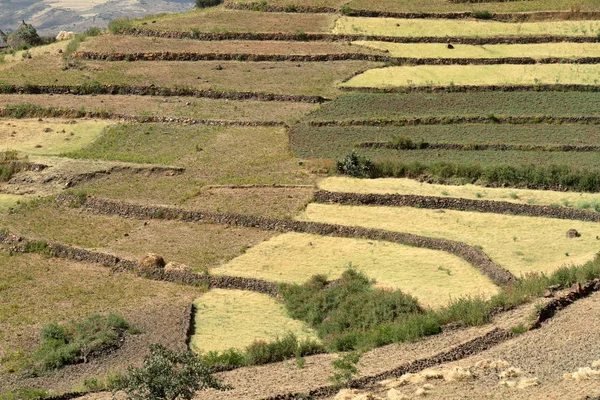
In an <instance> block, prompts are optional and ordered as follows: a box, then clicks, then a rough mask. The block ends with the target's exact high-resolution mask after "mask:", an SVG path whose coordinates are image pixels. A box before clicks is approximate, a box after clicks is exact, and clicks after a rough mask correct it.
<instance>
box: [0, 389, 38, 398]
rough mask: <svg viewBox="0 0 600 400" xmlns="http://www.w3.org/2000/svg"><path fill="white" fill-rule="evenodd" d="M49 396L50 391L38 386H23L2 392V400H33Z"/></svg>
mask: <svg viewBox="0 0 600 400" xmlns="http://www.w3.org/2000/svg"><path fill="white" fill-rule="evenodd" d="M46 396H48V392H46V391H45V390H44V389H38V388H22V389H17V390H11V391H8V392H4V393H0V400H31V399H39V398H41V397H46Z"/></svg>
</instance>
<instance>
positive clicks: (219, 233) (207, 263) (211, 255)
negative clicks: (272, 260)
mask: <svg viewBox="0 0 600 400" xmlns="http://www.w3.org/2000/svg"><path fill="white" fill-rule="evenodd" d="M273 235H274V233H273V232H268V231H262V230H259V229H253V228H234V227H228V226H224V225H209V224H190V223H186V222H178V221H160V220H153V221H150V222H148V224H147V225H146V224H144V225H140V226H138V227H137V228H136V229H133V230H132V231H131V232H130V233H129V234H128V235H127V236H121V237H118V238H116V240H114V241H113V242H110V243H108V244H107V245H106V246H105V247H104V248H105V249H106V250H107V251H108V252H110V253H113V254H118V255H119V256H122V257H127V258H129V259H133V260H137V259H139V258H140V257H142V256H143V255H145V254H147V253H158V254H160V255H161V256H163V257H164V258H165V260H166V261H167V262H170V261H174V262H178V263H183V264H186V265H188V266H189V267H191V268H192V270H194V271H204V270H206V269H209V268H212V267H216V266H219V265H220V264H222V263H225V262H227V261H229V260H231V259H232V258H234V257H236V256H239V255H240V254H243V253H244V252H245V251H246V249H247V248H250V247H251V246H254V245H257V244H259V243H261V242H262V241H263V240H267V239H269V238H270V237H272V236H273Z"/></svg>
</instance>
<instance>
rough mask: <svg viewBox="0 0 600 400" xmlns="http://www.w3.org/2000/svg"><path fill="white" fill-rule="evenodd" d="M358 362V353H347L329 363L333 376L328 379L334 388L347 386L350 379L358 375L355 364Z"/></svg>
mask: <svg viewBox="0 0 600 400" xmlns="http://www.w3.org/2000/svg"><path fill="white" fill-rule="evenodd" d="M359 361H360V353H358V352H355V351H353V352H349V353H346V354H342V355H340V356H339V357H338V358H336V359H335V360H333V361H332V362H331V365H332V366H333V374H332V375H331V377H330V378H329V380H330V381H331V382H333V383H334V385H336V386H348V385H349V384H350V382H351V381H352V378H353V377H354V376H355V375H356V374H358V368H357V366H356V365H357V364H358V362H359Z"/></svg>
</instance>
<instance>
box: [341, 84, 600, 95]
mask: <svg viewBox="0 0 600 400" xmlns="http://www.w3.org/2000/svg"><path fill="white" fill-rule="evenodd" d="M339 89H340V90H343V91H346V92H363V93H419V92H424V93H430V92H448V93H450V92H460V93H469V92H600V85H580V84H536V85H449V86H443V85H433V86H428V85H423V86H393V87H385V88H380V87H366V86H362V87H360V86H343V84H342V86H339Z"/></svg>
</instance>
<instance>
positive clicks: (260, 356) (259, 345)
mask: <svg viewBox="0 0 600 400" xmlns="http://www.w3.org/2000/svg"><path fill="white" fill-rule="evenodd" d="M323 350H324V348H323V346H322V345H321V344H319V343H317V342H315V341H314V340H311V339H305V340H303V341H299V340H298V338H297V337H296V335H294V334H293V333H291V332H288V333H286V334H285V335H284V336H283V337H277V338H275V340H274V341H271V342H266V341H262V340H257V341H255V342H254V343H252V344H251V345H250V346H248V347H246V360H247V362H248V364H249V365H261V364H269V363H272V362H278V361H284V360H287V359H290V358H293V357H302V356H306V355H311V354H317V353H321V352H323Z"/></svg>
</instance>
